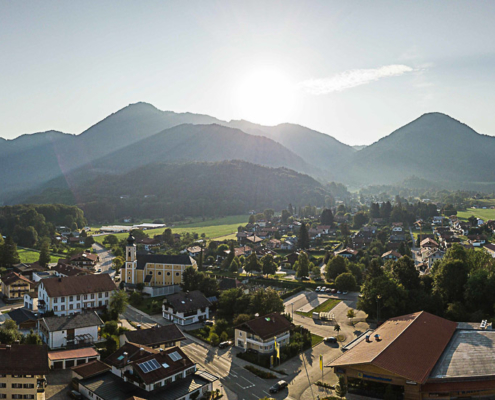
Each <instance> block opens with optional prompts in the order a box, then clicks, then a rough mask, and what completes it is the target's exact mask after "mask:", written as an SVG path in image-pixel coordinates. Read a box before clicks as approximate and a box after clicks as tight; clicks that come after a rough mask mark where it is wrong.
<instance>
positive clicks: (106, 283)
mask: <svg viewBox="0 0 495 400" xmlns="http://www.w3.org/2000/svg"><path fill="white" fill-rule="evenodd" d="M41 285H43V286H44V287H45V290H46V292H47V293H48V296H50V297H60V296H72V295H77V294H88V293H97V292H111V291H113V290H115V289H116V288H117V287H116V286H115V283H114V282H113V280H112V278H111V277H110V275H109V274H97V275H78V276H68V277H64V278H62V277H61V278H57V279H55V278H54V279H43V280H42V281H41Z"/></svg>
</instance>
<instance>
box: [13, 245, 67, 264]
mask: <svg viewBox="0 0 495 400" xmlns="http://www.w3.org/2000/svg"><path fill="white" fill-rule="evenodd" d="M17 253H19V258H20V259H21V263H27V264H30V263H34V262H36V261H38V260H39V258H40V253H39V251H36V250H33V249H24V248H18V249H17ZM59 258H61V257H60V256H54V255H52V256H50V262H51V263H56V262H58V259H59Z"/></svg>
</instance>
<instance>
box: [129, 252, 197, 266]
mask: <svg viewBox="0 0 495 400" xmlns="http://www.w3.org/2000/svg"><path fill="white" fill-rule="evenodd" d="M148 263H149V264H169V265H193V263H192V261H191V257H190V256H189V255H188V254H180V255H177V256H171V255H166V254H145V255H138V257H137V269H144V267H145V266H146V264H148Z"/></svg>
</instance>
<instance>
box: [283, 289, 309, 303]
mask: <svg viewBox="0 0 495 400" xmlns="http://www.w3.org/2000/svg"><path fill="white" fill-rule="evenodd" d="M304 289H305V287H304V286H298V287H296V288H295V289H291V290H289V291H288V292H286V293H284V294H283V295H281V296H280V298H281V299H282V300H285V299H288V298H289V297H291V296H294V295H295V294H297V293H299V292H302V291H303V290H304Z"/></svg>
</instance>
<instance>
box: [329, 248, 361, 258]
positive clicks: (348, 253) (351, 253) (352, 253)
mask: <svg viewBox="0 0 495 400" xmlns="http://www.w3.org/2000/svg"><path fill="white" fill-rule="evenodd" d="M357 254H358V252H357V250H353V249H351V248H349V247H346V248H345V249H342V250H339V251H335V252H334V253H333V255H334V256H341V257H344V258H348V259H349V258H352V257H356V256H357Z"/></svg>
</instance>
